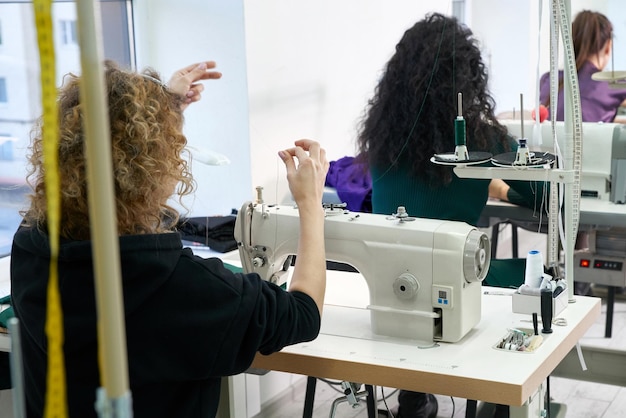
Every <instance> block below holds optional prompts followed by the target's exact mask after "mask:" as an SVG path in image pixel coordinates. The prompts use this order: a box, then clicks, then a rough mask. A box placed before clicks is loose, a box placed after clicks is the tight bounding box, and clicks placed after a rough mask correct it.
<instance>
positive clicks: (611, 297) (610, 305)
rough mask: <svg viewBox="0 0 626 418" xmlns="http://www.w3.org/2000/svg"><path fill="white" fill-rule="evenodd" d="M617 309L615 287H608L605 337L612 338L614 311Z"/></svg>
mask: <svg viewBox="0 0 626 418" xmlns="http://www.w3.org/2000/svg"><path fill="white" fill-rule="evenodd" d="M614 307H615V286H608V287H607V298H606V325H605V328H604V337H605V338H611V334H612V333H613V309H614Z"/></svg>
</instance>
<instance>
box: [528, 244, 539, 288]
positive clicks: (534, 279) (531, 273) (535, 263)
mask: <svg viewBox="0 0 626 418" xmlns="http://www.w3.org/2000/svg"><path fill="white" fill-rule="evenodd" d="M542 280H543V256H542V255H541V252H540V251H538V250H531V251H529V252H528V255H527V256H526V270H525V272H524V283H525V284H526V285H528V286H529V287H534V288H537V289H538V288H539V286H541V281H542Z"/></svg>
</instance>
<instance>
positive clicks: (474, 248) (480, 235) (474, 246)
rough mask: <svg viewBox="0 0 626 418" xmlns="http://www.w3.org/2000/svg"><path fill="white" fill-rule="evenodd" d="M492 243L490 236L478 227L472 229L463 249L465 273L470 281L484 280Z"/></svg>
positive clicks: (466, 279) (466, 278)
mask: <svg viewBox="0 0 626 418" xmlns="http://www.w3.org/2000/svg"><path fill="white" fill-rule="evenodd" d="M490 254H491V243H490V242H489V237H488V236H487V235H486V234H485V233H484V232H481V231H479V230H477V229H475V230H472V231H470V233H469V235H468V236H467V240H466V241H465V250H464V251H463V273H464V275H465V281H467V282H468V283H472V282H482V281H483V280H484V279H485V277H486V276H487V272H488V271H489V264H490V261H491V260H490Z"/></svg>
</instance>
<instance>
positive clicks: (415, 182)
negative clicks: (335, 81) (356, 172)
mask: <svg viewBox="0 0 626 418" xmlns="http://www.w3.org/2000/svg"><path fill="white" fill-rule="evenodd" d="M511 141H512V142H511V149H517V142H516V141H515V140H514V139H512V138H511ZM502 152H504V151H503V150H497V149H496V150H494V151H493V152H492V153H493V154H494V155H497V154H500V153H502ZM409 164H410V162H408V161H403V160H402V159H400V160H399V161H398V164H396V165H395V166H394V167H392V168H391V169H388V168H387V167H384V168H382V167H370V173H371V176H372V211H373V212H374V213H382V214H392V213H396V212H397V209H398V206H404V207H405V208H406V211H407V213H408V214H409V215H410V216H416V217H420V218H433V219H445V220H453V221H463V222H466V223H468V224H470V225H477V223H478V219H479V217H480V214H481V212H482V210H483V208H484V207H485V205H486V203H487V198H488V197H489V190H488V188H489V181H490V180H483V179H467V178H459V177H457V176H456V174H454V173H453V175H452V181H451V182H450V183H449V184H447V185H437V186H432V185H430V184H429V182H428V180H425V179H420V178H416V177H412V176H408V175H407V173H408V172H409V171H410V170H409ZM485 165H489V163H487V164H485ZM449 169H450V170H452V167H450V168H449ZM506 183H507V184H509V185H510V186H511V189H510V190H509V192H508V196H507V197H508V199H509V201H510V202H511V203H514V204H518V205H523V206H526V207H529V208H531V209H533V208H534V209H537V211H539V210H540V209H541V204H542V200H543V193H544V191H543V190H544V183H543V182H535V181H510V180H506Z"/></svg>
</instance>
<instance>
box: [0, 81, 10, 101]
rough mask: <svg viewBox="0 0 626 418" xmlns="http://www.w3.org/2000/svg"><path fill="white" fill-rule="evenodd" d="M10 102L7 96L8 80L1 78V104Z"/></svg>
mask: <svg viewBox="0 0 626 418" xmlns="http://www.w3.org/2000/svg"><path fill="white" fill-rule="evenodd" d="M8 101H9V98H8V95H7V79H6V78H4V77H0V103H7V102H8Z"/></svg>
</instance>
